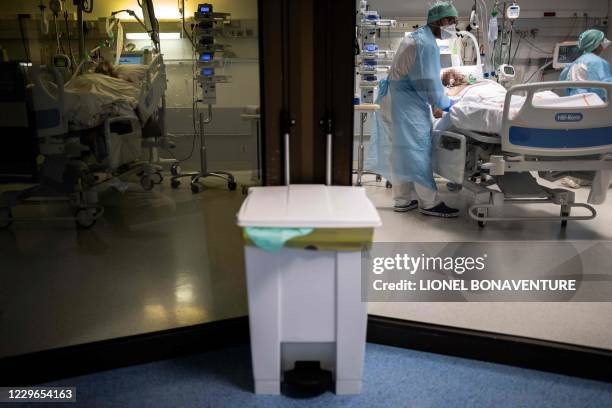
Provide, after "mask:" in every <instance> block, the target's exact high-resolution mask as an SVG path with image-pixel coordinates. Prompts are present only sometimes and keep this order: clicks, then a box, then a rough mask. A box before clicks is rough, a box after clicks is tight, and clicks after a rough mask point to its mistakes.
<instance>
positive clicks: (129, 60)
mask: <svg viewBox="0 0 612 408" xmlns="http://www.w3.org/2000/svg"><path fill="white" fill-rule="evenodd" d="M142 57H143V55H142V54H121V57H120V58H119V64H121V65H127V64H142Z"/></svg>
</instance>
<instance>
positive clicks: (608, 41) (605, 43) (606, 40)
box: [601, 38, 610, 50]
mask: <svg viewBox="0 0 612 408" xmlns="http://www.w3.org/2000/svg"><path fill="white" fill-rule="evenodd" d="M601 45H602V46H603V47H604V50H605V49H606V48H608V45H610V40H608V39H607V38H604V40H603V42H602V43H601Z"/></svg>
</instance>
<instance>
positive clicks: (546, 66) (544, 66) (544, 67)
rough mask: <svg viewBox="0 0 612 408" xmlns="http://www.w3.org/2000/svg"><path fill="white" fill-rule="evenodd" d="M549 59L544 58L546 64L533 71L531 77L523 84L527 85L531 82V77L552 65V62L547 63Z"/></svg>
mask: <svg viewBox="0 0 612 408" xmlns="http://www.w3.org/2000/svg"><path fill="white" fill-rule="evenodd" d="M549 59H550V58H546V63H545V64H544V65H542V66H541V67H540V68H538V69H537V70H535V72H534V73H533V74H531V76H530V77H529V79H527V81H525V83H529V82H531V80H532V79H533V77H534V76H535V75H536V74H537V73H538V72H542V73H543V71H544V70H545V69H546V68H548V67H549V66H550V65H552V63H553V62H552V61H550V62H549Z"/></svg>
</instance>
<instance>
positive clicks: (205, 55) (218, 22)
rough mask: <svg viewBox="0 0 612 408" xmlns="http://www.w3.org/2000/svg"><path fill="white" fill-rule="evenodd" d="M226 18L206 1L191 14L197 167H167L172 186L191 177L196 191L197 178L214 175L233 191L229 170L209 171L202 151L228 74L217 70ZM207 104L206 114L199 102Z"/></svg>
mask: <svg viewBox="0 0 612 408" xmlns="http://www.w3.org/2000/svg"><path fill="white" fill-rule="evenodd" d="M229 19H230V14H229V13H217V12H215V11H214V10H213V5H212V4H210V3H201V4H198V7H197V9H196V11H195V13H194V15H193V31H192V37H191V39H192V46H193V51H194V55H195V60H194V62H193V64H194V68H195V70H196V73H195V76H194V78H193V81H194V87H193V89H194V92H195V93H194V95H193V115H194V116H195V117H197V118H198V124H199V127H198V128H197V129H196V124H195V119H194V137H196V136H197V135H199V136H200V170H199V171H195V172H181V171H180V167H179V163H176V164H175V165H173V166H172V167H171V168H170V171H171V173H172V182H171V186H172V188H178V187H179V185H180V184H181V182H180V179H181V178H183V177H189V178H190V179H191V191H192V192H193V193H199V192H200V190H201V188H202V187H201V185H200V179H203V178H207V177H216V178H220V179H222V180H225V181H226V182H227V188H228V190H230V191H234V190H236V188H237V187H238V184H237V183H236V180H235V179H234V176H233V175H232V174H231V173H228V172H226V171H209V170H208V159H207V151H206V137H205V134H204V133H205V132H204V128H205V125H207V124H209V123H211V122H212V120H213V109H212V106H213V105H215V104H216V103H217V84H219V83H227V82H229V81H230V79H231V78H230V77H228V76H226V75H222V74H219V73H218V72H217V69H219V68H221V67H223V66H224V65H225V64H224V63H225V57H223V54H222V51H224V50H225V46H224V45H223V44H220V43H219V42H218V37H219V36H220V35H221V34H222V29H219V28H220V27H221V28H222V25H223V24H225V22H228V21H229ZM200 104H203V105H206V107H207V116H205V115H204V113H202V112H201V111H200V109H199V105H200Z"/></svg>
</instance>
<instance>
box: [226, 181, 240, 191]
mask: <svg viewBox="0 0 612 408" xmlns="http://www.w3.org/2000/svg"><path fill="white" fill-rule="evenodd" d="M227 188H228V190H229V191H236V188H238V183H236V182H235V181H232V180H230V181H228V182H227Z"/></svg>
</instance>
